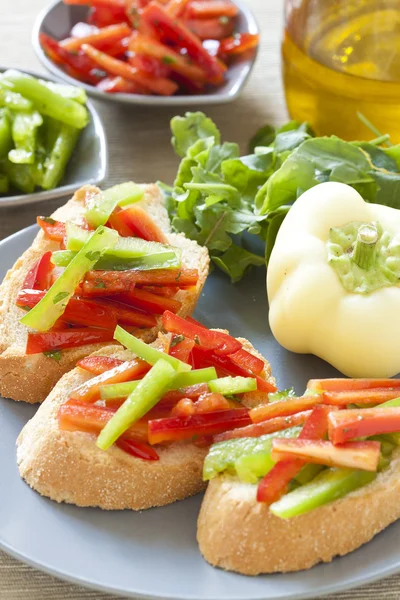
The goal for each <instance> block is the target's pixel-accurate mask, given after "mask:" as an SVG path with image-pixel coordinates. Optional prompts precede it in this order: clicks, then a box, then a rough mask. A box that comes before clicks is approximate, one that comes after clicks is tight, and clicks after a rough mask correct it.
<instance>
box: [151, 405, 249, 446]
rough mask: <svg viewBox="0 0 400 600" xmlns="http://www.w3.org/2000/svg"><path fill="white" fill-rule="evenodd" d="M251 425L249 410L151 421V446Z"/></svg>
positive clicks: (224, 411)
mask: <svg viewBox="0 0 400 600" xmlns="http://www.w3.org/2000/svg"><path fill="white" fill-rule="evenodd" d="M249 423H250V418H249V414H248V410H247V408H239V409H236V410H235V409H234V410H219V411H217V412H215V413H206V414H201V415H192V416H189V417H170V418H167V419H156V420H154V421H149V423H148V427H149V429H148V432H149V442H150V444H158V443H160V442H172V441H177V440H188V439H191V438H192V437H194V436H198V435H199V436H204V435H215V434H217V433H221V432H222V431H226V430H227V429H236V428H237V427H243V426H245V425H248V424H249Z"/></svg>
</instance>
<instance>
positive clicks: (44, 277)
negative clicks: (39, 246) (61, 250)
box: [21, 252, 54, 290]
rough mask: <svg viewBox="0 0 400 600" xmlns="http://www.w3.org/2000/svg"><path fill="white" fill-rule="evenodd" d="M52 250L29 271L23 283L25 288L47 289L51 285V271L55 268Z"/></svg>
mask: <svg viewBox="0 0 400 600" xmlns="http://www.w3.org/2000/svg"><path fill="white" fill-rule="evenodd" d="M51 254H52V253H51V252H46V253H45V254H43V256H42V257H41V258H39V260H38V261H37V263H35V264H34V265H33V267H32V268H31V269H30V270H29V271H28V273H27V274H26V277H25V279H24V283H23V284H22V288H21V289H23V290H25V289H29V290H46V289H48V288H49V286H50V273H51V271H52V270H53V269H54V265H53V263H52V262H51Z"/></svg>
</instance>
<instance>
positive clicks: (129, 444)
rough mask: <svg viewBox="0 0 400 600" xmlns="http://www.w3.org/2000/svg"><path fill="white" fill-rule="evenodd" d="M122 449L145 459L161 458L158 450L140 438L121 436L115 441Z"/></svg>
mask: <svg viewBox="0 0 400 600" xmlns="http://www.w3.org/2000/svg"><path fill="white" fill-rule="evenodd" d="M115 445H116V446H118V448H120V449H121V450H123V451H124V452H126V453H127V454H130V455H131V456H134V457H135V458H142V459H143V460H160V457H159V456H158V454H157V452H156V451H155V450H154V448H152V447H151V446H149V444H146V442H140V441H139V440H124V439H123V438H120V439H119V440H117V441H116V442H115Z"/></svg>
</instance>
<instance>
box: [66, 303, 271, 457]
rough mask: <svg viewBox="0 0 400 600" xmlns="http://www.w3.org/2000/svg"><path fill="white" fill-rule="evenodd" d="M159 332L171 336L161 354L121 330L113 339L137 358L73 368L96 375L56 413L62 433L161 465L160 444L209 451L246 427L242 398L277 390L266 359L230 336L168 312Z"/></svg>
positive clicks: (89, 361) (99, 359)
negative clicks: (188, 444)
mask: <svg viewBox="0 0 400 600" xmlns="http://www.w3.org/2000/svg"><path fill="white" fill-rule="evenodd" d="M162 326H163V329H164V330H165V331H166V332H168V333H169V336H168V337H165V340H168V344H167V347H164V349H163V351H162V350H159V349H157V348H156V347H155V345H153V346H150V345H147V344H145V343H144V342H142V341H141V340H139V339H138V338H136V337H134V336H133V335H131V334H130V333H128V332H127V331H126V330H125V329H123V328H122V327H120V326H118V327H117V328H116V330H115V333H114V337H115V339H116V340H117V341H118V342H120V343H121V344H122V345H123V346H125V347H126V348H127V349H128V350H130V351H131V352H133V354H134V355H135V356H136V358H133V359H131V360H126V361H123V360H119V359H117V358H114V357H111V356H101V355H92V356H88V357H87V358H84V359H82V360H81V361H79V362H78V366H79V367H80V368H81V369H84V370H85V371H87V372H89V373H91V374H92V375H93V377H92V378H91V379H89V380H88V381H87V382H85V383H83V384H82V385H81V386H79V387H78V388H76V389H75V390H74V391H73V392H72V394H71V396H70V398H69V399H68V400H67V402H65V403H64V404H63V405H62V406H61V407H60V409H59V413H58V419H59V427H60V429H62V430H67V431H82V432H86V433H91V434H94V435H96V436H98V437H97V442H96V443H97V446H98V447H99V448H101V449H102V450H107V449H108V448H109V447H110V446H112V445H113V444H116V445H117V446H118V447H119V448H120V449H122V450H124V451H125V452H127V453H129V454H131V455H133V456H135V457H139V458H142V459H146V460H158V458H159V457H158V454H157V445H159V444H168V443H172V442H179V441H184V440H188V441H189V440H192V441H196V443H197V444H201V445H208V444H209V443H210V442H211V441H212V436H214V435H217V434H221V433H223V432H226V431H228V430H231V429H237V428H241V427H245V426H248V425H249V424H250V423H251V418H250V410H249V409H248V408H247V407H246V406H244V404H243V403H242V402H241V400H242V397H243V394H245V393H249V392H255V391H257V392H262V393H264V394H267V393H269V392H271V391H275V390H276V388H275V386H274V385H273V384H272V383H270V381H268V380H267V379H266V376H267V373H266V370H265V363H264V361H262V360H261V359H259V358H258V357H257V356H254V355H253V354H251V353H250V352H248V351H247V350H246V349H245V348H243V345H242V343H241V342H240V341H238V340H237V339H235V338H233V337H232V336H230V335H228V334H226V333H222V332H220V331H214V330H210V329H207V328H206V327H204V326H203V325H201V324H200V323H198V322H197V321H195V320H194V319H191V318H189V317H188V318H186V319H183V318H182V317H179V316H178V315H175V314H174V313H172V312H171V311H166V312H165V313H164V314H163V316H162ZM265 397H266V396H265Z"/></svg>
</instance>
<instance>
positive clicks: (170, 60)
mask: <svg viewBox="0 0 400 600" xmlns="http://www.w3.org/2000/svg"><path fill="white" fill-rule="evenodd" d="M161 62H163V63H164V65H173V64H174V63H175V59H174V58H172V56H163V57H162V59H161Z"/></svg>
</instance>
